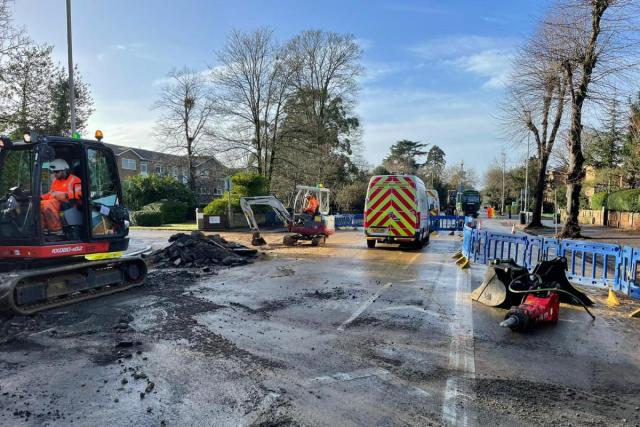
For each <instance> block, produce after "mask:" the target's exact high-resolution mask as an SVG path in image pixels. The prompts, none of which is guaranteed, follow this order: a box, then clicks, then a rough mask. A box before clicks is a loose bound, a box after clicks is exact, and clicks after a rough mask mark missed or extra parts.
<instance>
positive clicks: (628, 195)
mask: <svg viewBox="0 0 640 427" xmlns="http://www.w3.org/2000/svg"><path fill="white" fill-rule="evenodd" d="M607 208H608V209H609V210H611V211H618V212H640V189H632V190H622V191H616V192H615V193H611V194H609V197H608V198H607Z"/></svg>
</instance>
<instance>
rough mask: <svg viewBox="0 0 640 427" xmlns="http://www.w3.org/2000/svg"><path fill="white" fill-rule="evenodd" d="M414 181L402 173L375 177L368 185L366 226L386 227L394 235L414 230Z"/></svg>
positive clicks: (407, 234) (403, 235) (411, 233)
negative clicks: (400, 174)
mask: <svg viewBox="0 0 640 427" xmlns="http://www.w3.org/2000/svg"><path fill="white" fill-rule="evenodd" d="M415 188H416V184H415V182H414V181H413V180H412V179H411V178H409V177H404V176H388V177H376V178H374V179H373V180H372V181H371V183H370V185H369V201H368V203H367V211H366V213H365V220H366V223H367V228H369V227H379V228H387V229H388V230H389V231H390V232H391V234H393V235H394V236H398V237H405V236H413V235H414V234H415V233H416V228H418V227H419V224H417V218H415V210H416V202H415Z"/></svg>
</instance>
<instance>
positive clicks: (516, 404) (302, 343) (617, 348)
mask: <svg viewBox="0 0 640 427" xmlns="http://www.w3.org/2000/svg"><path fill="white" fill-rule="evenodd" d="M168 235H169V233H161V232H147V233H142V232H139V233H134V238H136V239H137V243H139V244H154V246H156V247H158V246H161V245H162V244H163V243H164V242H166V238H167V236H168ZM231 237H233V235H231ZM280 239H281V236H279V235H275V234H269V235H267V240H268V241H269V242H270V243H274V244H273V245H272V246H271V249H269V250H267V251H266V253H265V254H263V255H262V256H261V257H260V259H258V260H257V261H256V262H254V263H253V264H251V265H248V266H243V267H235V268H231V269H222V270H220V271H218V272H217V274H211V273H202V272H200V271H197V270H179V269H176V270H162V271H158V270H153V271H152V272H151V274H150V276H149V279H148V280H147V284H146V285H145V286H143V287H141V288H138V289H135V290H132V291H130V292H126V293H122V294H118V295H112V296H108V297H104V298H101V299H97V300H94V301H90V302H87V303H83V304H77V305H73V306H67V307H65V308H62V309H55V310H51V311H48V312H44V313H41V314H38V315H36V316H34V317H30V318H24V317H19V318H12V319H3V320H0V322H2V324H0V425H3V426H5V425H7V426H10V425H43V424H44V425H69V424H78V425H96V426H97V425H100V426H102V425H105V424H107V423H108V424H112V425H136V426H147V425H149V426H153V425H155V426H159V425H180V426H183V425H198V426H201V425H255V426H288V425H305V426H306V425H320V426H338V425H339V426H352V425H353V426H355V425H364V426H374V425H375V426H391V425H417V426H423V425H460V426H464V425H487V424H491V425H504V426H514V425H639V423H640V356H639V354H638V348H640V346H639V344H640V343H639V341H640V340H639V339H638V322H640V320H638V319H627V318H623V317H621V316H619V315H618V314H616V313H611V312H609V311H608V310H606V309H605V308H596V309H595V313H596V315H597V316H598V318H597V320H596V321H595V322H592V321H591V320H590V318H589V317H588V316H587V315H586V314H585V313H584V312H581V311H580V310H577V309H573V308H568V307H564V306H563V307H562V309H561V314H560V317H561V321H560V322H559V323H558V324H557V325H554V326H550V327H545V328H540V329H538V330H536V331H534V332H532V333H527V334H517V333H513V332H511V331H510V330H505V329H502V328H500V327H499V326H498V323H499V321H500V320H501V319H502V317H503V316H504V311H503V310H498V309H493V308H488V307H484V306H480V305H477V304H476V303H472V302H471V300H470V299H469V295H468V294H469V292H470V290H471V289H472V288H473V287H475V286H476V285H477V284H478V283H479V282H480V281H481V278H482V275H483V273H484V268H483V267H482V266H474V267H473V268H471V269H468V270H460V269H458V268H457V267H456V266H455V264H454V263H453V262H452V261H451V259H450V257H451V254H452V253H453V252H454V251H455V250H456V248H457V247H459V245H460V238H459V237H457V236H448V235H441V236H438V237H433V238H432V239H431V243H430V244H429V245H428V246H427V247H425V248H424V249H422V250H421V251H415V250H413V251H412V250H404V249H398V248H395V247H391V246H389V247H377V248H375V249H367V248H366V244H365V241H364V239H363V237H362V234H361V233H359V232H356V231H353V232H339V233H338V234H337V235H336V236H334V237H332V238H331V239H329V240H328V242H327V246H326V247H320V248H310V247H303V248H284V247H282V246H280V245H278V244H276V243H275V242H277V241H279V240H280Z"/></svg>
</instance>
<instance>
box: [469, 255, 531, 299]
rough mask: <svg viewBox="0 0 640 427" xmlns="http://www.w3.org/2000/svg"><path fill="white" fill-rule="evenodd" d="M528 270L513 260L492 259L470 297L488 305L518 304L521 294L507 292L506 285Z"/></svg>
mask: <svg viewBox="0 0 640 427" xmlns="http://www.w3.org/2000/svg"><path fill="white" fill-rule="evenodd" d="M527 274H529V271H528V270H527V269H526V268H525V267H522V266H519V265H518V264H516V263H515V261H514V260H512V259H508V260H502V259H494V260H493V261H491V264H489V266H487V271H486V272H485V275H484V280H483V281H482V283H481V284H480V286H478V287H477V288H476V289H475V290H474V291H473V292H471V299H472V300H473V301H478V302H480V303H482V304H484V305H488V306H490V307H511V306H512V305H518V304H519V303H520V300H521V299H522V295H518V294H514V293H512V292H509V289H508V286H509V284H510V283H511V282H513V281H514V280H515V279H516V278H518V277H522V276H526V275H527Z"/></svg>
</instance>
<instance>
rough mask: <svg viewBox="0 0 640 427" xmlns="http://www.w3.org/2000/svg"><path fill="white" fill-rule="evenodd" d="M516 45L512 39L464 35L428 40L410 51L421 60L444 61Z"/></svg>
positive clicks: (410, 48)
mask: <svg viewBox="0 0 640 427" xmlns="http://www.w3.org/2000/svg"><path fill="white" fill-rule="evenodd" d="M514 43H515V41H514V40H513V39H511V38H498V37H486V36H478V35H462V36H452V37H443V38H437V39H432V40H428V41H426V42H423V43H420V44H418V45H416V46H412V47H409V48H408V50H409V52H411V53H413V54H414V55H415V56H417V57H419V58H421V59H431V60H443V59H452V58H456V57H459V56H463V55H469V54H471V53H476V52H479V51H484V50H493V49H501V50H504V49H511V48H512V47H513V45H514Z"/></svg>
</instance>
